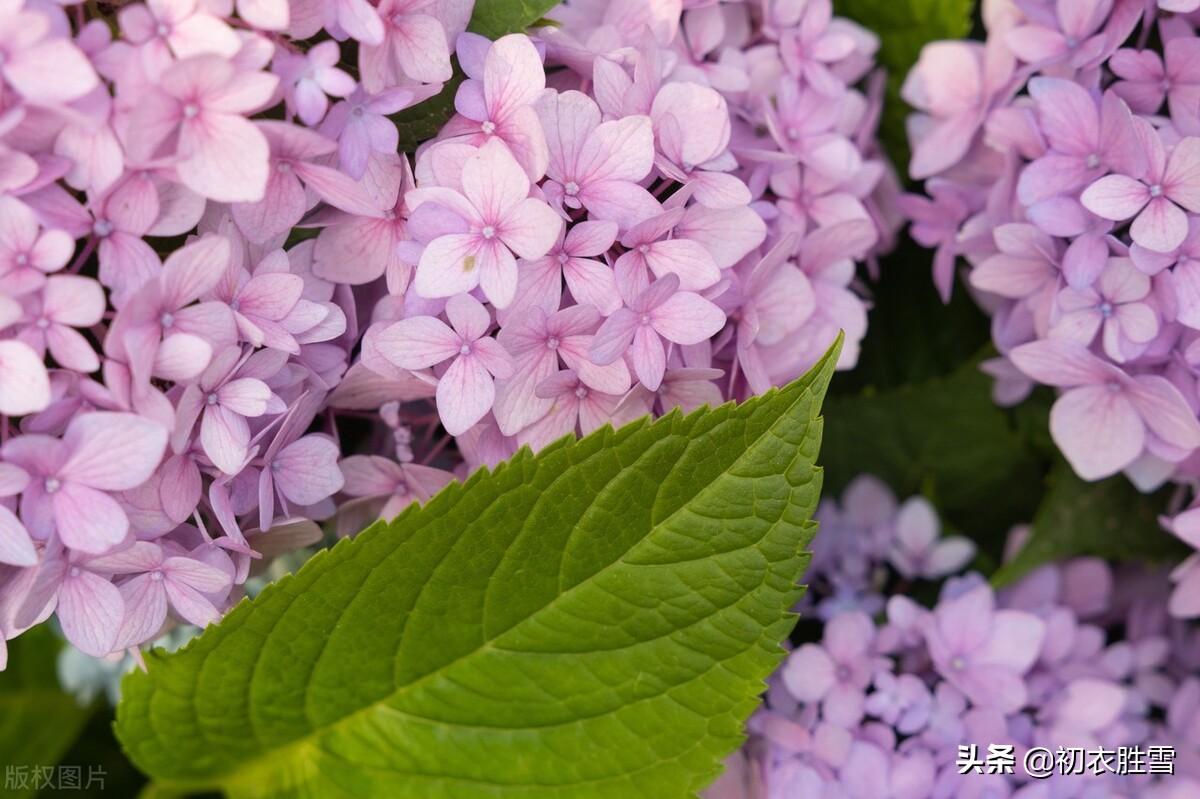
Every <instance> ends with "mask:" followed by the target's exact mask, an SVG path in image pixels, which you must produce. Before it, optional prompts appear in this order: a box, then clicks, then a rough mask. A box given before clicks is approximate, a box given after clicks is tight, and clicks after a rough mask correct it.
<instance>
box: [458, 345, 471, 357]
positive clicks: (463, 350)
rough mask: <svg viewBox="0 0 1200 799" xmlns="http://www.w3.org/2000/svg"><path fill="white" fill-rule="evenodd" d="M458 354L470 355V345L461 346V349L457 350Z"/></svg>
mask: <svg viewBox="0 0 1200 799" xmlns="http://www.w3.org/2000/svg"><path fill="white" fill-rule="evenodd" d="M458 354H459V355H470V354H471V345H470V344H463V345H462V346H461V347H459V348H458Z"/></svg>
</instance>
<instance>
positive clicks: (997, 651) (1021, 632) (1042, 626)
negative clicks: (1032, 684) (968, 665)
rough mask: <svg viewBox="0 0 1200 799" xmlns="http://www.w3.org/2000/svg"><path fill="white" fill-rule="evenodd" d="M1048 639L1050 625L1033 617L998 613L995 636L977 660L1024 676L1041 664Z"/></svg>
mask: <svg viewBox="0 0 1200 799" xmlns="http://www.w3.org/2000/svg"><path fill="white" fill-rule="evenodd" d="M1045 635H1046V623H1045V622H1044V621H1042V620H1041V619H1039V618H1038V617H1037V616H1035V615H1033V614H1032V613H1025V612H1023V611H1018V610H997V611H996V612H995V613H994V614H993V615H992V624H991V635H990V636H989V638H988V641H987V643H986V644H985V645H984V646H983V647H982V648H981V649H979V650H978V651H977V652H976V653H975V657H974V660H975V662H976V663H985V664H987V665H993V666H1005V667H1007V668H1009V669H1012V670H1013V671H1014V672H1016V673H1017V674H1024V673H1025V672H1027V671H1029V669H1030V668H1032V667H1033V664H1034V662H1035V661H1036V660H1037V657H1038V652H1040V651H1041V648H1042V640H1043V638H1044V637H1045Z"/></svg>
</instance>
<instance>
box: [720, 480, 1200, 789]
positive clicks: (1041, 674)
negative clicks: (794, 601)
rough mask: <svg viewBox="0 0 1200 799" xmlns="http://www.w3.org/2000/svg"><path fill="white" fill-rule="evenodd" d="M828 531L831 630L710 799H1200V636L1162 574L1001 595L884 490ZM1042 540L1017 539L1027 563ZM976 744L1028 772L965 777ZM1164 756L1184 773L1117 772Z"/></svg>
mask: <svg viewBox="0 0 1200 799" xmlns="http://www.w3.org/2000/svg"><path fill="white" fill-rule="evenodd" d="M818 519H819V520H820V521H821V523H822V530H823V531H824V532H826V533H827V532H829V531H836V535H823V536H822V537H819V538H818V539H817V540H816V541H814V544H813V554H814V560H813V566H812V569H810V572H809V574H808V575H807V578H808V579H810V580H811V583H812V585H811V588H810V593H813V594H816V596H815V597H812V598H810V599H809V600H808V602H809V603H810V604H813V603H815V604H816V606H817V607H818V608H820V609H822V611H823V612H822V614H821V615H822V617H823V619H824V622H823V625H822V627H821V629H820V630H819V631H818V632H817V633H816V634H815V635H814V636H813V637H814V638H815V639H816V640H813V641H811V642H809V643H804V644H801V645H799V646H797V647H795V649H794V650H793V651H792V652H790V654H788V656H787V659H786V660H785V662H784V664H783V666H782V667H781V668H780V669H779V670H778V671H777V673H776V674H775V675H774V676H773V677H772V678H771V680H770V681H769V683H768V691H767V697H766V703H765V705H764V707H762V708H761V709H760V710H759V711H758V712H757V714H756V715H755V716H753V717H752V718H751V720H750V724H749V727H750V732H751V735H750V740H749V742H748V743H747V744H746V746H745V747H744V748H743V749H742V751H741V752H739V753H738V754H736V755H735V756H734V757H733V758H731V759H730V760H729V761H728V762H727V772H726V773H725V774H724V775H723V776H722V777H721V779H720V780H719V781H718V783H717V784H716V785H714V786H713V787H712V788H711V789H709V791H708V792H707V793H706V794H705V795H706V796H707V797H708V799H785V798H786V799H790V798H791V797H800V796H803V797H808V796H813V797H824V796H838V797H847V799H876V798H877V797H885V796H886V797H895V798H896V799H925V798H926V797H929V798H930V799H943V798H945V797H990V798H991V799H1007V797H1014V799H1040V798H1041V797H1051V796H1070V797H1076V796H1080V797H1082V796H1086V797H1091V798H1093V799H1106V798H1108V797H1112V799H1118V798H1119V797H1134V796H1136V797H1141V798H1142V799H1173V798H1174V797H1183V796H1193V795H1195V794H1196V793H1197V792H1198V791H1200V729H1198V728H1197V726H1196V725H1197V718H1198V716H1197V708H1198V707H1200V679H1198V678H1197V676H1196V675H1197V674H1198V673H1200V631H1197V630H1196V629H1195V626H1194V625H1191V624H1189V623H1188V622H1185V621H1182V620H1178V619H1172V618H1171V616H1170V615H1169V614H1168V612H1167V602H1168V593H1169V592H1168V590H1167V587H1166V586H1167V584H1166V581H1165V580H1164V579H1163V575H1162V574H1159V573H1156V572H1150V571H1145V570H1141V569H1140V568H1136V567H1119V568H1118V569H1116V570H1114V569H1113V568H1111V567H1110V566H1108V565H1107V564H1106V563H1104V562H1103V561H1101V560H1098V559H1095V558H1078V559H1074V560H1070V561H1066V562H1063V563H1059V564H1050V565H1046V566H1043V567H1041V568H1039V569H1037V570H1036V571H1034V572H1031V573H1030V574H1028V575H1027V576H1025V577H1024V578H1023V579H1021V580H1020V581H1019V582H1017V583H1015V584H1013V585H1011V586H1009V587H1006V588H1003V589H1001V590H998V591H997V590H994V589H993V588H992V587H991V586H990V585H989V584H988V583H987V582H985V581H984V580H983V578H982V577H980V576H979V575H978V574H976V573H969V574H965V575H955V574H953V573H954V572H958V571H960V570H961V569H962V567H963V566H964V565H965V563H966V561H967V560H969V559H970V557H971V553H970V551H969V550H963V549H962V548H961V543H960V540H958V539H953V538H949V539H943V540H939V539H938V536H937V527H936V522H937V519H936V515H935V514H933V513H932V511H931V509H929V506H928V505H927V504H926V503H925V501H924V500H923V499H919V498H917V499H910V500H908V501H907V502H905V503H903V504H902V505H900V506H899V507H897V505H896V503H895V500H894V499H893V498H892V496H891V494H890V492H888V490H887V488H886V487H884V486H883V485H882V484H880V483H879V482H877V481H876V480H874V479H873V478H870V477H860V478H858V479H857V480H856V481H855V482H854V483H852V484H851V485H850V486H849V487H848V488H847V490H846V492H845V493H844V494H843V497H842V503H841V505H840V506H838V505H837V504H835V503H833V502H831V501H826V502H825V503H823V504H822V506H821V509H820V510H819V512H818ZM827 524H828V525H829V526H828V527H826V526H825V525H827ZM931 525H932V527H931ZM914 530H922V531H925V532H922V533H916V534H915V533H914ZM1028 533H1029V529H1028V528H1024V527H1019V528H1015V529H1014V530H1013V533H1012V534H1011V535H1010V538H1009V546H1008V550H1009V551H1008V553H1007V554H1008V555H1009V556H1012V555H1014V554H1015V552H1016V551H1019V549H1020V547H1021V546H1022V545H1023V544H1024V542H1025V540H1026V539H1027V537H1028ZM918 542H923V543H918ZM914 551H921V552H924V553H926V555H925V557H923V558H921V557H918V558H916V559H915V562H917V563H924V564H925V567H924V568H923V569H917V570H914V568H913V566H914V560H913V559H912V558H911V557H909V555H911V554H912V553H913V552H914ZM899 553H907V554H899ZM851 563H852V564H854V565H848V564H851ZM851 574H870V575H874V577H873V580H874V582H873V583H872V585H873V586H874V587H873V588H872V589H871V590H869V591H859V592H858V593H857V594H855V595H854V596H851V595H850V594H849V593H847V591H846V590H845V589H844V588H843V584H844V583H845V581H846V579H847V578H848V577H849V575H851ZM943 578H944V579H943ZM849 579H850V582H852V583H855V584H856V585H860V586H861V585H862V582H861V581H859V580H858V578H857V577H849ZM914 580H924V581H932V580H936V581H940V582H941V585H940V590H938V592H937V595H936V602H935V604H934V606H933V607H932V608H929V607H925V606H924V605H922V604H919V603H918V602H916V601H914V600H913V599H912V598H910V595H911V593H912V589H913V587H914V584H915V583H914ZM935 587H936V586H935ZM972 745H973V746H975V747H977V749H976V751H977V753H978V755H977V758H978V760H979V761H980V762H981V763H982V762H983V761H985V760H986V758H987V755H988V751H989V746H990V745H1000V746H1005V745H1008V746H1012V747H1013V755H1014V760H1015V763H1014V769H1013V773H1012V774H1003V773H987V770H986V768H983V767H981V769H980V771H981V773H976V772H975V771H974V770H973V769H971V768H966V769H964V768H962V767H961V766H960V757H959V747H960V746H966V747H968V749H967V751H968V752H969V751H970V749H969V747H970V746H972ZM1152 746H1153V747H1158V746H1162V747H1174V749H1175V757H1174V759H1173V761H1172V767H1173V771H1174V773H1173V775H1164V774H1150V773H1143V774H1135V773H1127V774H1117V773H1114V772H1115V771H1116V769H1117V761H1116V757H1117V755H1116V750H1117V749H1118V748H1119V747H1141V749H1142V751H1143V753H1145V752H1148V751H1149V749H1150V747H1152ZM1031 747H1045V748H1047V749H1049V750H1050V751H1051V752H1052V753H1053V752H1057V751H1058V749H1059V747H1068V748H1069V747H1082V748H1083V749H1084V750H1090V751H1095V750H1097V749H1100V748H1103V749H1105V750H1107V751H1108V752H1109V753H1110V755H1109V757H1108V758H1107V760H1106V761H1105V762H1107V763H1108V767H1107V770H1106V769H1105V767H1103V766H1102V767H1101V768H1100V771H1099V773H1094V771H1095V769H1093V768H1092V766H1090V765H1089V764H1088V763H1086V762H1083V761H1081V762H1080V771H1081V773H1067V774H1052V775H1051V776H1050V777H1049V778H1048V779H1047V778H1041V777H1040V776H1039V778H1037V779H1034V778H1031V777H1030V776H1029V775H1027V774H1026V772H1025V771H1024V768H1023V766H1022V764H1023V758H1024V754H1025V752H1026V751H1028V750H1029V748H1031ZM1143 760H1144V758H1143ZM1136 770H1137V769H1136V768H1135V769H1132V770H1131V771H1136ZM1142 770H1143V771H1149V769H1148V768H1147V764H1146V763H1145V762H1143V763H1142ZM964 771H965V772H966V773H963V772H964Z"/></svg>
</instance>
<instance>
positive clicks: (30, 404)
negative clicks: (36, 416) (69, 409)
mask: <svg viewBox="0 0 1200 799" xmlns="http://www.w3.org/2000/svg"><path fill="white" fill-rule="evenodd" d="M49 405H50V376H49V375H48V374H47V373H46V367H45V365H44V364H43V363H42V359H41V358H39V357H38V355H37V353H36V352H34V351H33V350H32V349H30V347H29V345H27V344H25V343H24V342H21V341H16V340H11V339H10V340H8V341H0V414H4V415H5V416H24V415H25V414H27V413H37V412H38V411H42V410H45V408H46V407H47V406H49Z"/></svg>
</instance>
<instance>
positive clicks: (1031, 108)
mask: <svg viewBox="0 0 1200 799" xmlns="http://www.w3.org/2000/svg"><path fill="white" fill-rule="evenodd" d="M1198 8H1200V4H1197V3H1195V2H1192V1H1191V0H1186V1H1184V2H1174V1H1172V0H1159V2H1157V4H1156V3H1155V2H1152V1H1151V2H1146V1H1145V0H1053V2H1050V1H1049V0H1047V1H1046V2H1022V1H1021V0H991V2H985V3H984V15H983V17H984V22H985V25H986V28H987V38H986V41H984V42H970V41H958V42H951V41H944V42H934V43H932V44H929V45H927V46H926V47H925V49H924V50H923V51H922V53H921V56H920V59H919V61H918V63H917V65H916V66H915V67H914V69H913V71H912V72H911V73H910V74H909V76H908V79H907V81H906V83H905V86H904V95H905V97H906V98H907V99H908V101H909V102H910V103H911V104H912V105H913V106H914V107H916V108H917V109H918V110H919V113H917V114H915V115H913V116H912V117H911V118H910V121H909V122H910V124H909V134H910V138H911V140H912V145H913V157H912V161H911V163H910V164H909V172H910V174H911V176H912V177H913V178H915V179H919V180H924V181H925V190H926V195H905V196H904V197H903V198H902V199H901V207H902V208H903V209H904V210H905V212H906V213H908V214H910V215H911V217H912V219H913V220H914V221H913V226H912V234H913V236H914V238H915V239H916V240H917V241H919V242H920V243H921V244H924V245H926V246H929V247H934V248H936V256H935V262H934V281H935V283H936V285H937V287H938V289H939V291H940V292H941V293H942V295H943V297H944V298H948V297H949V295H950V293H951V290H952V287H953V283H954V278H955V264H956V261H959V260H960V259H961V261H964V262H965V263H966V264H967V268H966V269H965V270H964V276H965V281H966V283H967V285H968V287H969V288H970V290H971V291H972V293H973V295H974V296H975V297H976V299H977V300H978V301H979V303H980V304H981V305H982V306H983V307H984V308H985V309H986V310H987V311H988V312H989V313H990V314H991V316H992V337H993V339H994V341H995V344H996V347H997V349H998V350H999V351H1000V357H998V358H995V359H992V360H991V361H988V362H986V363H985V364H984V365H983V368H984V370H985V371H987V372H988V373H989V374H991V375H992V376H994V377H995V378H996V383H995V392H994V394H995V397H996V400H997V401H998V402H1000V403H1002V404H1005V405H1011V404H1015V403H1018V402H1020V401H1021V400H1023V399H1024V398H1025V397H1026V396H1027V395H1028V394H1029V392H1030V391H1031V390H1032V389H1033V387H1034V386H1036V385H1039V384H1041V385H1046V386H1052V387H1054V388H1055V389H1057V390H1058V393H1059V396H1058V400H1057V401H1056V402H1055V404H1054V407H1053V409H1052V411H1051V415H1050V431H1051V433H1052V434H1053V437H1054V440H1055V442H1056V443H1057V444H1058V446H1059V448H1060V449H1061V450H1062V453H1063V455H1064V456H1065V457H1066V459H1067V460H1068V461H1069V462H1070V463H1071V465H1072V467H1074V469H1075V471H1076V472H1077V473H1078V474H1079V475H1080V476H1081V477H1083V478H1084V479H1087V480H1098V479H1101V478H1105V477H1108V476H1110V475H1114V474H1117V473H1120V472H1124V473H1125V474H1126V475H1128V477H1129V478H1130V479H1131V480H1132V481H1133V482H1134V483H1135V484H1136V485H1137V486H1138V487H1139V488H1141V489H1143V490H1147V491H1149V490H1154V489H1156V488H1158V487H1159V486H1161V485H1163V484H1165V483H1169V482H1173V483H1175V484H1176V485H1177V486H1178V492H1177V496H1176V502H1175V503H1174V505H1173V506H1172V511H1171V513H1172V515H1175V514H1177V513H1178V511H1179V509H1180V508H1185V507H1186V505H1187V503H1188V502H1193V503H1195V502H1200V493H1198V492H1197V491H1196V488H1197V485H1198V479H1200V460H1198V459H1197V453H1198V452H1200V419H1198V416H1200V383H1198V378H1200V260H1198V259H1200V35H1197V29H1196V26H1197V25H1200V14H1197V13H1196V11H1197V9H1198ZM1191 518H1192V517H1191V516H1188V515H1187V513H1185V514H1184V515H1182V516H1176V518H1175V521H1171V520H1170V519H1167V520H1165V526H1166V527H1167V528H1168V529H1169V530H1172V531H1173V532H1174V533H1175V534H1176V535H1178V536H1179V537H1180V538H1181V539H1183V540H1184V541H1185V542H1187V543H1189V544H1191V545H1193V546H1195V545H1196V544H1197V543H1198V542H1200V538H1198V537H1197V535H1196V531H1195V529H1193V528H1194V527H1195V522H1194V521H1191ZM1172 579H1173V580H1174V582H1175V584H1176V586H1177V588H1176V590H1175V592H1174V594H1173V596H1172V599H1171V604H1170V607H1171V612H1172V613H1173V614H1175V615H1178V616H1183V617H1195V616H1200V554H1198V555H1196V556H1194V557H1192V558H1191V559H1189V560H1187V561H1185V562H1184V563H1183V564H1182V565H1180V567H1179V569H1178V570H1177V571H1176V572H1175V574H1174V575H1173V576H1172Z"/></svg>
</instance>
